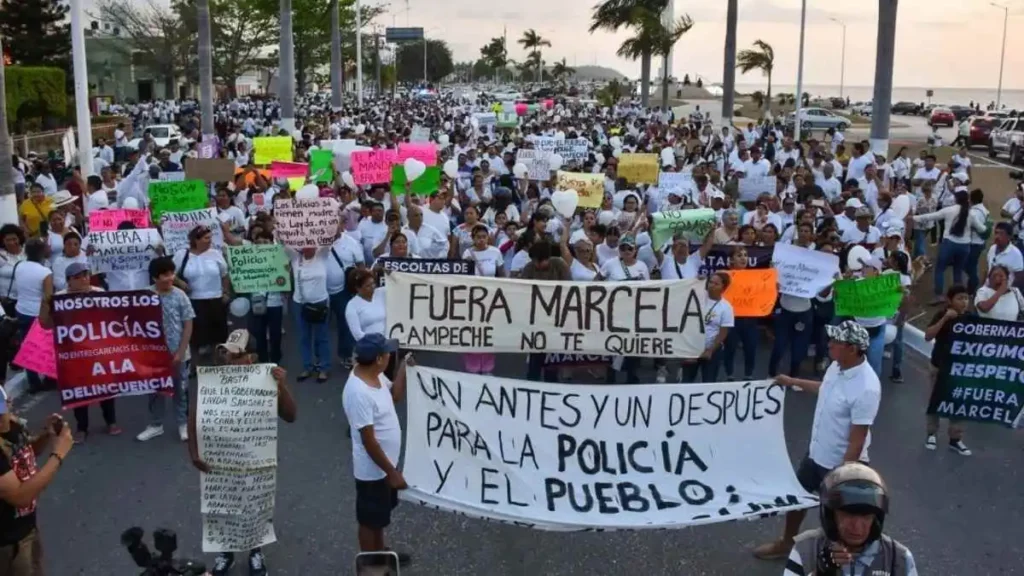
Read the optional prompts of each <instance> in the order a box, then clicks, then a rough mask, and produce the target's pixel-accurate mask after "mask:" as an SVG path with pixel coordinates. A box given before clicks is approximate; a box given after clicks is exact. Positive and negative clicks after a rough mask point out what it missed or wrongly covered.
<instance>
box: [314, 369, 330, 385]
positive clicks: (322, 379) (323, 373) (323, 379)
mask: <svg viewBox="0 0 1024 576" xmlns="http://www.w3.org/2000/svg"><path fill="white" fill-rule="evenodd" d="M328 378H330V374H328V373H327V371H325V370H322V371H320V373H319V374H317V377H316V381H317V382H320V383H321V384H322V383H324V382H327V379H328Z"/></svg>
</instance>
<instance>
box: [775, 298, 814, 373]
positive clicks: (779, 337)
mask: <svg viewBox="0 0 1024 576" xmlns="http://www.w3.org/2000/svg"><path fill="white" fill-rule="evenodd" d="M773 324H774V327H775V343H774V344H773V345H772V355H771V357H770V358H769V360H768V375H769V376H775V375H776V374H778V368H779V362H780V361H781V360H782V355H783V354H785V353H786V349H787V348H788V349H789V375H790V376H792V377H794V378H799V374H800V365H801V364H803V361H804V359H805V358H807V349H808V348H809V347H810V345H811V333H812V332H813V330H814V309H813V308H809V309H807V310H806V311H804V312H790V311H789V310H786V309H785V308H780V309H779V311H778V312H777V313H776V314H775V318H774V319H773Z"/></svg>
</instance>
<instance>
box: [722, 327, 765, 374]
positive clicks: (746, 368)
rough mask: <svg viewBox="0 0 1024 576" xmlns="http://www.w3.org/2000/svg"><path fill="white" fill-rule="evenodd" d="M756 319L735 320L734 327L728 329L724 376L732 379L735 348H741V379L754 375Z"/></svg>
mask: <svg viewBox="0 0 1024 576" xmlns="http://www.w3.org/2000/svg"><path fill="white" fill-rule="evenodd" d="M757 320H758V319H757V318H737V319H736V325H735V326H733V327H732V328H730V329H729V335H728V336H726V338H725V354H724V357H723V360H724V361H725V376H726V378H732V374H733V361H734V360H735V359H736V347H737V346H740V345H742V346H743V377H744V378H746V377H748V376H753V375H754V366H755V365H756V363H757Z"/></svg>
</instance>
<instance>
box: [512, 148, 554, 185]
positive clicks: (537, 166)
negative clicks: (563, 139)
mask: <svg viewBox="0 0 1024 576" xmlns="http://www.w3.org/2000/svg"><path fill="white" fill-rule="evenodd" d="M548 156H549V155H548V153H547V152H542V151H540V150H520V151H519V152H518V153H517V154H516V162H517V163H519V164H523V165H525V166H526V169H527V171H528V173H527V175H526V177H527V178H528V179H530V180H541V181H547V180H550V179H551V162H550V161H549V160H548Z"/></svg>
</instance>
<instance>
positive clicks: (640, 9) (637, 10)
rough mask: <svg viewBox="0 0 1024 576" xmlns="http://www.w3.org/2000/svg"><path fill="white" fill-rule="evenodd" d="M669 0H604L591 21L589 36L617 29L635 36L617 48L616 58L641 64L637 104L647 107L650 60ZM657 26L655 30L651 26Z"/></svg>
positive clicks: (657, 40) (662, 29)
mask: <svg viewBox="0 0 1024 576" xmlns="http://www.w3.org/2000/svg"><path fill="white" fill-rule="evenodd" d="M668 2H669V0H605V1H604V2H603V3H601V4H598V5H597V6H594V9H593V13H592V14H591V17H590V33H591V34H593V33H594V32H596V31H597V30H606V31H608V32H617V31H618V30H619V29H620V28H632V29H633V30H635V31H636V33H637V35H636V36H634V37H633V38H630V39H628V40H626V41H625V42H623V43H622V45H621V46H619V50H618V51H617V52H616V54H617V55H618V56H619V57H622V58H628V59H630V60H640V101H641V104H642V105H643V106H645V107H646V106H647V105H648V104H649V101H650V85H651V60H652V58H653V57H654V54H655V53H656V52H657V51H658V50H657V47H658V44H659V37H662V36H663V35H664V34H663V31H664V30H665V27H664V26H663V25H661V22H660V18H661V14H662V12H664V11H665V8H666V7H668ZM654 22H657V23H658V26H654V25H653V23H654ZM659 28H660V30H661V31H662V32H658V30H659Z"/></svg>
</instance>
